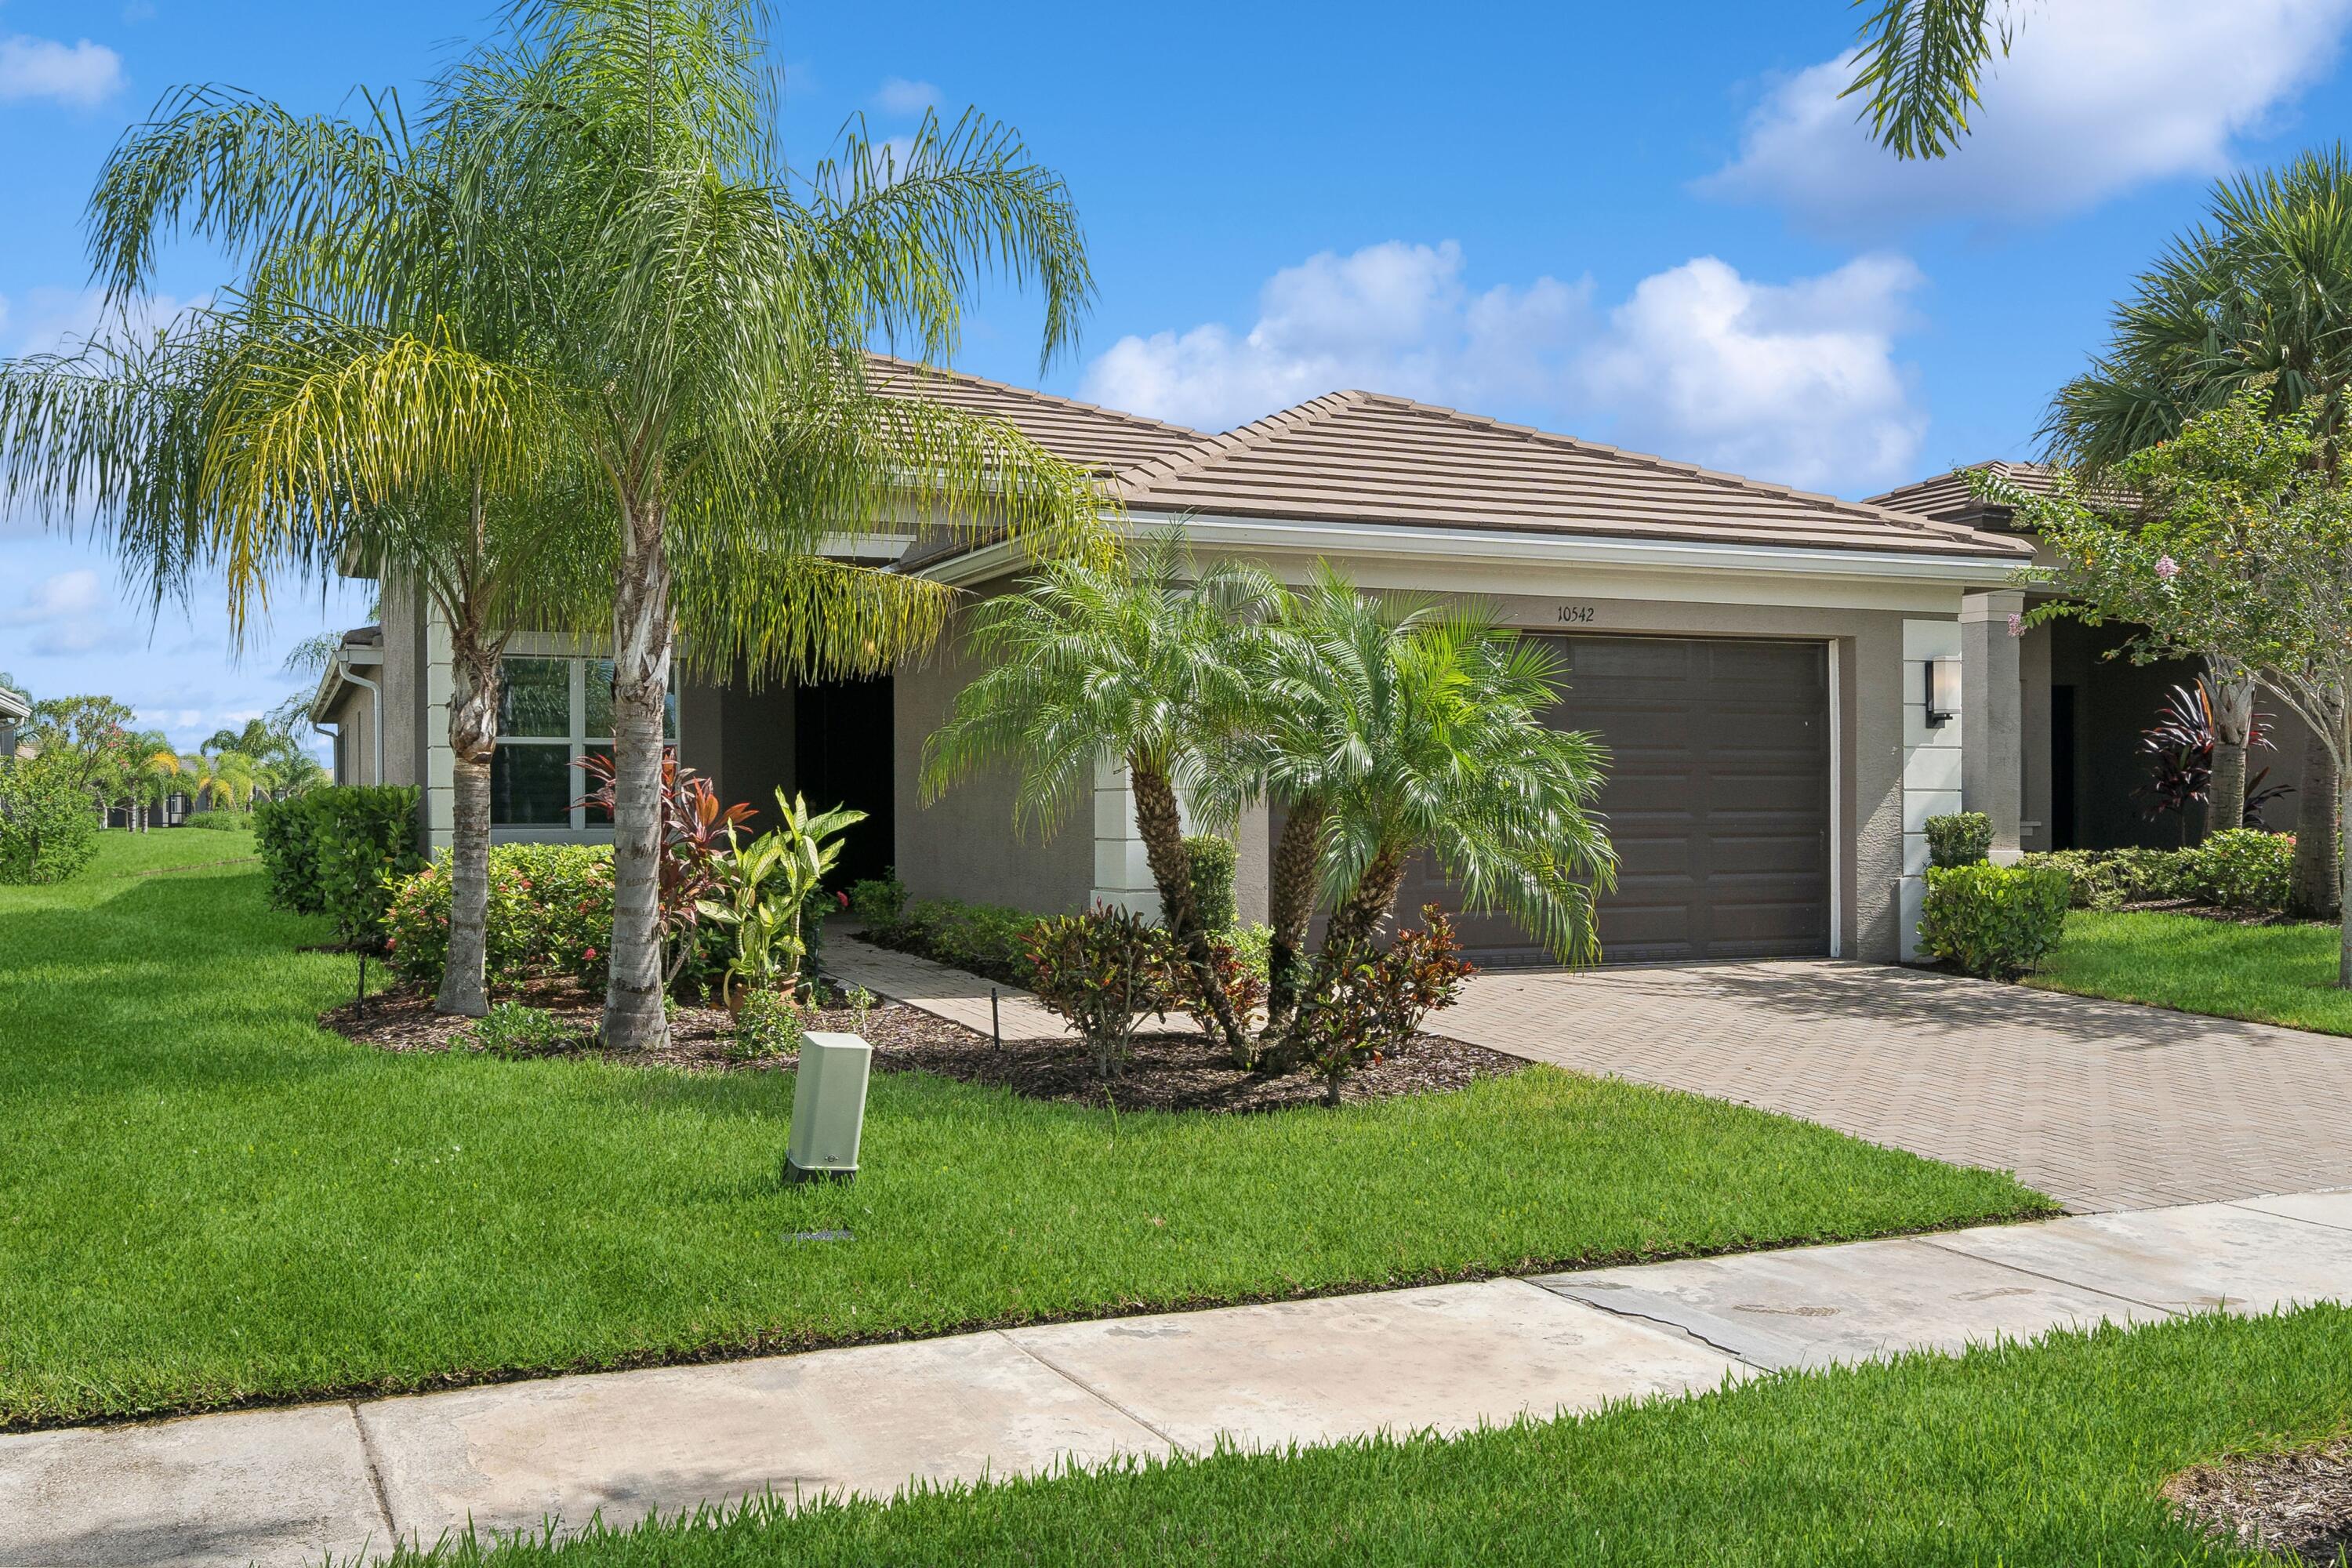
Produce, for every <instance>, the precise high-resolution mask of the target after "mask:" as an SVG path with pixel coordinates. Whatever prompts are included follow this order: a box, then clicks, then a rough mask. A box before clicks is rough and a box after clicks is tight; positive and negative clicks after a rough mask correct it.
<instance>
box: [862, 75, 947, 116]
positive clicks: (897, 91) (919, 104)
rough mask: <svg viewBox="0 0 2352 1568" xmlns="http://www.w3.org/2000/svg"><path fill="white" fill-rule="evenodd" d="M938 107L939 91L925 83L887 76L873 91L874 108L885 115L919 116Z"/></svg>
mask: <svg viewBox="0 0 2352 1568" xmlns="http://www.w3.org/2000/svg"><path fill="white" fill-rule="evenodd" d="M939 106H940V89H938V88H936V87H934V86H932V85H931V84H930V83H929V82H927V81H908V79H906V78H905V77H902V76H888V77H884V78H883V79H882V85H881V86H880V87H877V88H876V89H874V107H875V108H877V109H878V110H881V111H882V112H883V113H885V114H920V113H922V112H923V110H927V109H937V108H938V107H939Z"/></svg>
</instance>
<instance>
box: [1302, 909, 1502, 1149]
mask: <svg viewBox="0 0 2352 1568" xmlns="http://www.w3.org/2000/svg"><path fill="white" fill-rule="evenodd" d="M1421 918H1422V921H1423V929H1422V930H1420V931H1399V932H1397V935H1396V941H1394V942H1391V943H1390V944H1389V946H1388V949H1387V950H1386V951H1385V952H1377V951H1374V950H1372V949H1370V948H1356V949H1341V950H1339V951H1338V952H1332V951H1328V950H1327V951H1326V952H1324V953H1323V955H1322V957H1320V958H1319V959H1318V960H1317V961H1316V969H1315V978H1314V983H1313V984H1312V985H1311V986H1310V987H1309V990H1308V993H1307V996H1306V998H1305V999H1304V1000H1303V1001H1301V1002H1300V1004H1299V1007H1298V1021H1297V1024H1296V1025H1295V1026H1293V1028H1292V1033H1291V1039H1292V1040H1293V1041H1294V1042H1296V1043H1297V1045H1298V1046H1301V1047H1304V1049H1305V1052H1306V1058H1307V1069H1308V1070H1309V1071H1311V1072H1312V1073H1314V1074H1315V1076H1316V1077H1318V1078H1319V1079H1322V1080H1323V1102H1324V1103H1325V1104H1327V1105H1337V1104H1339V1085H1340V1084H1341V1083H1342V1082H1343V1081H1345V1079H1347V1077H1348V1075H1349V1073H1351V1072H1353V1071H1355V1070H1356V1069H1357V1068H1359V1067H1361V1066H1363V1065H1364V1064H1365V1063H1367V1062H1376V1061H1378V1060H1380V1059H1381V1057H1382V1056H1384V1055H1385V1054H1386V1053H1388V1052H1390V1051H1392V1050H1394V1049H1396V1048H1397V1047H1399V1046H1402V1045H1403V1044H1404V1043H1405V1042H1406V1041H1407V1040H1410V1039H1411V1038H1412V1037H1413V1034H1414V1032H1415V1031H1417V1030H1418V1029H1419V1028H1420V1027H1421V1025H1422V1020H1423V1019H1424V1018H1426V1017H1428V1016H1429V1015H1430V1014H1431V1013H1433V1012H1434V1011H1436V1010H1437V1009H1438V1008H1440V1007H1448V1006H1451V1005H1453V1004H1454V999H1455V998H1457V997H1458V996H1460V995H1461V994H1462V985H1463V983H1464V982H1465V981H1466V980H1468V979H1469V978H1470V977H1471V976H1472V975H1474V974H1475V973H1477V970H1476V968H1475V966H1473V965H1472V964H1471V963H1470V962H1469V961H1468V960H1467V959H1465V958H1464V957H1463V956H1462V942H1461V939H1459V938H1458V937H1456V936H1455V935H1454V924H1453V922H1452V921H1449V920H1447V919H1446V918H1445V913H1444V910H1440V909H1439V908H1438V907H1437V906H1436V905H1435V904H1426V905H1423V908H1422V911H1421Z"/></svg>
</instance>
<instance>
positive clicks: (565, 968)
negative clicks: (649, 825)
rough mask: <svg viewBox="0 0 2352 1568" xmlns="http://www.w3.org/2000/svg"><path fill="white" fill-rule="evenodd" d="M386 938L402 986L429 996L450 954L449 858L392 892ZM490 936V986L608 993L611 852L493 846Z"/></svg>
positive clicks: (604, 848) (605, 848)
mask: <svg viewBox="0 0 2352 1568" xmlns="http://www.w3.org/2000/svg"><path fill="white" fill-rule="evenodd" d="M383 931H384V933H385V936H386V938H387V939H388V940H387V946H388V948H389V950H390V955H391V963H392V966H393V968H394V970H395V971H396V972H397V973H399V975H400V977H401V978H402V979H403V980H405V981H407V982H408V983H409V984H412V985H415V986H418V987H421V988H423V989H425V990H427V991H429V990H432V989H434V988H436V987H437V986H438V985H439V984H441V970H442V966H443V965H444V964H445V963H447V962H448V956H449V857H448V855H447V853H446V851H445V852H444V853H442V854H441V855H439V856H436V858H434V861H433V864H432V865H430V866H428V867H426V868H425V869H423V870H421V871H418V872H416V873H415V874H414V875H412V876H409V877H407V878H405V879H403V880H402V881H401V882H400V883H399V884H398V885H397V886H396V887H395V888H394V889H393V893H392V900H391V907H390V909H389V910H387V911H386V912H385V915H384V921H383ZM485 936H486V944H485V945H486V948H487V954H486V963H485V974H486V977H487V978H488V982H489V984H492V985H503V986H512V985H519V984H522V983H523V982H525V981H528V980H536V979H546V978H551V977H558V976H569V977H571V978H572V979H576V980H578V981H580V982H581V983H582V984H584V985H587V986H590V987H591V988H595V987H601V986H602V985H603V984H604V977H605V969H606V966H607V965H608V964H609V963H611V962H612V960H611V950H612V945H613V848H612V846H611V845H609V844H497V845H492V846H491V847H490V897H489V911H488V930H487V931H486V933H485Z"/></svg>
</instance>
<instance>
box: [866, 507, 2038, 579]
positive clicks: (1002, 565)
mask: <svg viewBox="0 0 2352 1568" xmlns="http://www.w3.org/2000/svg"><path fill="white" fill-rule="evenodd" d="M1127 515H1128V521H1129V524H1130V526H1131V531H1137V532H1142V531H1149V530H1151V529H1155V528H1167V527H1171V526H1181V527H1182V528H1183V530H1184V531H1185V532H1186V533H1187V534H1188V535H1189V536H1191V537H1192V539H1194V540H1195V541H1197V542H1201V543H1203V544H1213V545H1215V546H1218V547H1220V548H1223V549H1241V550H1276V551H1283V552H1297V553H1300V554H1306V555H1322V556H1331V557H1356V558H1366V557H1375V558H1376V557H1381V556H1387V557H1391V558H1399V559H1415V560H1439V561H1445V562H1454V563H1485V564H1490V565H1517V566H1526V565H1529V564H1537V563H1540V564H1544V565H1554V566H1616V567H1634V568H1647V569H1650V570H1654V571H1657V570H1664V571H1680V572H1769V573H1776V574H1795V575H1800V576H1808V577H1859V578H1876V579H1885V580H1895V581H1901V582H1908V583H1934V584H1946V585H1949V586H1953V587H1983V588H1995V587H1998V588H2007V587H2013V586H2015V585H2016V578H2017V572H2018V569H2019V568H2021V567H2023V566H2027V565H2030V564H2031V562H2030V560H2028V559H2027V558H2025V557H2016V558H2011V559H2003V558H2000V557H1994V556H1984V555H1940V554H1930V553H1927V552H1914V551H1901V550H1832V549H1819V548H1801V547H1792V546H1789V545H1767V544H1734V543H1728V542H1712V541H1700V540H1644V539H1625V538H1610V537H1605V536H1597V535H1585V534H1569V533H1532V532H1521V531H1515V530H1504V529H1464V528H1432V527H1427V526H1417V525H1412V524H1392V523H1375V524H1366V523H1356V522H1336V521H1293V520H1290V519H1267V518H1235V517H1204V516H1202V515H1201V514H1199V513H1192V514H1178V513H1169V512H1142V511H1133V512H1129V513H1128V514H1127ZM1022 559H1024V557H1023V554H1022V552H1021V551H1020V548H1019V546H1018V545H1016V544H1015V543H1013V542H1010V541H1003V540H1000V541H998V542H995V543H993V544H988V545H984V546H982V548H980V549H978V550H973V551H967V552H963V553H961V554H958V555H951V556H950V557H948V558H947V559H945V560H943V561H940V562H939V563H937V564H935V565H926V566H917V567H915V568H914V569H913V574H915V575H917V576H921V577H929V578H931V579H933V580H935V581H938V582H941V583H948V584H961V583H970V582H974V581H978V580H981V579H983V578H988V577H992V576H996V575H998V574H1001V573H1003V572H1004V571H1006V570H1008V569H1011V568H1013V567H1015V566H1017V565H1018V564H1019V563H1020V562H1021V560H1022Z"/></svg>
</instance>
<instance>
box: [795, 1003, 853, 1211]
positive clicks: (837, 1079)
mask: <svg viewBox="0 0 2352 1568" xmlns="http://www.w3.org/2000/svg"><path fill="white" fill-rule="evenodd" d="M873 1065H874V1047H871V1046H869V1045H867V1044H866V1042H865V1041H864V1040H861V1039H859V1038H858V1037H856V1035H836V1034H830V1033H825V1032H822V1031H820V1032H817V1033H814V1034H811V1035H808V1036H806V1037H803V1039H802V1041H801V1065H800V1068H799V1069H798V1070H797V1071H796V1072H794V1073H793V1137H792V1142H791V1143H790V1144H788V1145H787V1146H786V1149H785V1153H784V1174H786V1175H787V1176H789V1177H791V1178H792V1179H793V1181H796V1182H812V1181H836V1182H845V1181H847V1180H849V1179H850V1178H851V1177H852V1176H855V1175H856V1174H857V1141H858V1138H859V1137H860V1136H861V1135H862V1134H863V1133H864V1132H865V1131H866V1073H867V1072H868V1071H869V1070H871V1068H872V1067H873Z"/></svg>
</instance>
